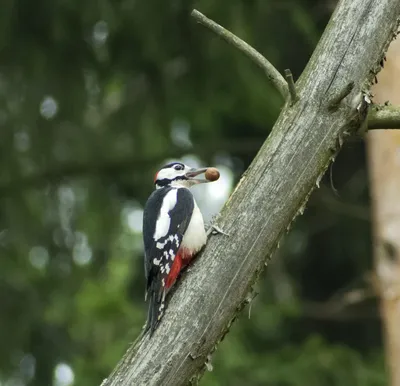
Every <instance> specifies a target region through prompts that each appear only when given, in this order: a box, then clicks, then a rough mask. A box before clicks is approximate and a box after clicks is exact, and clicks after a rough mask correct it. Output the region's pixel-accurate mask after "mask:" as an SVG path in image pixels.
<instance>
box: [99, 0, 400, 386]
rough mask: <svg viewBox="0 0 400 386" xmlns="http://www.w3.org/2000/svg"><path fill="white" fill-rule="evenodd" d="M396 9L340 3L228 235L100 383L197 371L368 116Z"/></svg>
mask: <svg viewBox="0 0 400 386" xmlns="http://www.w3.org/2000/svg"><path fill="white" fill-rule="evenodd" d="M399 15H400V1H399V0H382V1H379V2H377V1H375V0H368V1H365V0H343V1H341V2H340V3H339V5H338V7H337V9H336V11H335V13H334V14H333V16H332V18H331V20H330V23H329V25H328V26H327V28H326V31H325V33H324V34H323V36H322V38H321V40H320V42H319V44H318V46H317V48H316V50H315V52H314V54H313V56H312V58H311V60H310V62H309V64H308V65H307V68H306V69H305V71H304V73H303V74H302V76H301V78H300V79H299V81H298V82H297V88H298V96H299V97H300V99H299V101H298V102H297V103H295V104H294V105H293V106H290V103H286V106H285V108H284V109H283V110H282V112H281V114H280V116H279V118H278V120H277V122H276V124H275V126H274V129H273V131H272V133H271V135H270V137H269V138H268V140H267V141H266V142H265V144H264V145H263V146H262V148H261V150H260V151H259V153H258V155H257V157H256V158H255V160H254V161H253V163H252V164H251V166H250V168H249V169H248V170H247V172H246V173H245V175H244V176H243V177H242V179H241V181H240V182H239V184H238V186H237V188H236V190H235V191H234V193H233V194H232V196H231V198H230V200H229V201H228V202H227V203H226V205H225V207H224V209H223V210H222V213H221V216H220V218H219V219H218V221H217V225H218V226H220V227H221V228H222V229H224V230H225V231H226V232H228V233H229V234H230V237H226V236H215V237H212V238H211V240H210V241H209V243H208V244H207V247H206V249H205V251H204V253H203V254H202V256H201V257H200V258H199V259H197V261H196V262H195V264H194V267H193V268H192V270H191V272H189V274H188V275H186V277H185V278H184V280H181V282H180V285H179V286H178V288H177V290H176V291H175V293H174V296H173V297H172V299H171V301H170V304H169V307H168V309H167V312H166V314H165V317H164V319H163V321H162V323H161V324H160V326H159V328H158V329H157V330H156V332H155V334H154V335H153V337H152V338H151V339H149V337H148V336H147V335H146V336H144V337H142V339H141V340H139V342H137V343H136V345H133V346H132V347H131V348H130V349H129V350H128V352H127V353H126V355H125V357H124V358H123V359H122V361H121V362H120V363H119V365H118V366H117V368H116V369H115V371H114V372H113V373H112V374H111V376H110V377H109V378H108V379H106V380H105V381H104V382H103V384H104V385H107V386H110V385H119V386H121V385H174V386H178V385H186V384H188V383H189V382H195V381H196V380H197V379H198V378H200V376H201V373H202V370H204V368H205V366H204V365H205V363H206V362H207V361H208V359H209V355H210V353H212V352H213V351H214V350H215V348H216V346H217V344H218V342H219V341H220V340H221V339H222V338H223V336H224V335H225V334H226V332H227V331H228V330H229V326H230V324H231V323H232V321H233V320H234V319H235V318H236V316H237V314H238V312H239V311H240V310H241V309H242V308H243V307H244V306H245V304H246V302H247V301H248V299H249V293H251V290H252V285H253V284H254V282H255V280H256V279H257V277H258V275H259V273H260V272H261V271H262V269H263V268H264V266H265V263H266V261H267V260H268V257H269V256H270V255H271V254H272V252H273V251H274V250H275V248H276V247H277V245H278V243H279V241H280V239H281V238H282V236H283V235H284V234H285V232H286V231H287V230H288V229H289V227H290V225H291V223H292V221H293V220H294V218H295V217H296V216H297V215H298V214H301V213H302V212H303V210H304V206H305V204H306V202H307V199H308V197H309V195H310V194H311V192H312V191H313V189H314V188H315V187H316V186H319V181H320V179H321V178H322V176H323V174H324V172H325V170H326V168H327V167H328V165H329V163H330V162H331V161H332V160H333V159H334V156H335V155H336V153H337V151H338V150H339V149H340V147H341V145H342V143H343V138H344V137H345V136H346V134H350V133H353V132H355V131H356V130H358V129H359V128H360V126H361V124H362V123H363V122H364V119H365V114H366V112H367V103H366V102H365V98H364V91H366V90H368V88H369V85H370V82H371V81H372V80H373V78H374V77H375V75H376V73H377V72H378V71H379V70H380V65H379V63H380V62H381V60H382V59H383V55H384V52H385V50H386V49H387V47H388V45H389V43H390V42H391V40H392V38H393V36H394V33H395V31H396V30H397V23H398V17H399ZM351 84H352V85H353V86H354V87H353V88H349V85H351ZM255 311H256V310H253V312H255Z"/></svg>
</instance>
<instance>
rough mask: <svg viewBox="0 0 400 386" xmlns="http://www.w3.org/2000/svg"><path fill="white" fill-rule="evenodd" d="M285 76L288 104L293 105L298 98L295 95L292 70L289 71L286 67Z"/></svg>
mask: <svg viewBox="0 0 400 386" xmlns="http://www.w3.org/2000/svg"><path fill="white" fill-rule="evenodd" d="M285 78H286V82H287V84H288V87H289V94H290V105H291V106H293V105H294V104H295V103H296V102H297V101H298V100H299V97H298V96H297V91H296V86H295V84H294V80H293V75H292V71H290V70H289V69H288V68H287V69H286V70H285Z"/></svg>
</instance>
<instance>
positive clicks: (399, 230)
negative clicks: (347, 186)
mask: <svg viewBox="0 0 400 386" xmlns="http://www.w3.org/2000/svg"><path fill="white" fill-rule="evenodd" d="M387 58H388V61H387V63H386V65H385V68H384V70H383V71H382V73H381V74H379V83H378V84H377V85H376V86H375V87H374V89H373V93H374V94H376V97H375V98H374V101H376V102H378V103H384V102H385V101H390V103H392V104H400V92H399V90H400V80H399V76H398V74H399V73H400V41H398V40H397V41H395V42H393V44H392V45H391V47H390V49H389V51H388V55H387ZM367 138H368V139H367V143H368V152H369V156H368V162H369V169H370V179H371V198H372V210H373V231H374V251H375V252H374V253H375V269H376V278H377V283H378V289H379V295H380V299H381V314H382V321H383V323H384V329H385V337H386V352H387V364H388V367H389V369H390V375H391V379H392V382H391V384H392V385H393V386H398V385H400V366H399V365H400V132H399V131H398V130H385V131H384V130H378V131H376V130H375V131H371V132H369V133H368V135H367Z"/></svg>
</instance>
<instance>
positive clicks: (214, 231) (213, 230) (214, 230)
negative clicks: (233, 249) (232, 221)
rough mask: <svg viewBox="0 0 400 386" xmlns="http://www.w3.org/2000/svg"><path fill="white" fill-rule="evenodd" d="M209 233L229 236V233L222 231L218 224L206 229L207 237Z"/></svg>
mask: <svg viewBox="0 0 400 386" xmlns="http://www.w3.org/2000/svg"><path fill="white" fill-rule="evenodd" d="M211 234H213V235H217V234H221V235H224V236H228V237H229V234H228V233H226V232H224V231H223V230H222V229H221V228H220V227H219V226H217V225H211V226H210V227H209V228H208V229H207V232H206V235H207V237H209V236H210V235H211Z"/></svg>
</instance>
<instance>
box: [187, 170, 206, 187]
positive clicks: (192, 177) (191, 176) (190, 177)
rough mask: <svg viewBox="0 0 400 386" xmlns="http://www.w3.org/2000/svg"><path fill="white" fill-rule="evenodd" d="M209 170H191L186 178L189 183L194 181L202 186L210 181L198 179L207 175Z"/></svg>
mask: <svg viewBox="0 0 400 386" xmlns="http://www.w3.org/2000/svg"><path fill="white" fill-rule="evenodd" d="M207 169H208V168H201V169H195V168H193V169H190V170H189V171H188V172H187V173H186V174H185V177H186V178H187V179H188V180H189V181H193V182H195V183H196V184H201V183H204V182H210V181H208V180H206V179H205V178H204V179H203V178H196V177H197V176H198V175H200V174H202V173H205V172H206V171H207Z"/></svg>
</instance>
